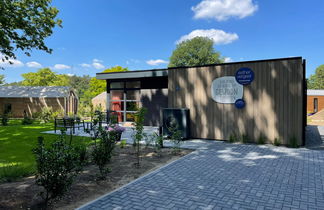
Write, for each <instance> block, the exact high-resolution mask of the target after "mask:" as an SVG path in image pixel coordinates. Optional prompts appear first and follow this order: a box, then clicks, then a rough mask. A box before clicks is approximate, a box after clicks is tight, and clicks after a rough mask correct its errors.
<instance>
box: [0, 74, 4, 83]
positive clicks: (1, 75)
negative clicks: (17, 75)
mask: <svg viewBox="0 0 324 210" xmlns="http://www.w3.org/2000/svg"><path fill="white" fill-rule="evenodd" d="M3 84H5V76H4V75H3V74H0V85H3Z"/></svg>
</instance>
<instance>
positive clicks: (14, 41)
mask: <svg viewBox="0 0 324 210" xmlns="http://www.w3.org/2000/svg"><path fill="white" fill-rule="evenodd" d="M51 2H52V0H0V54H2V55H4V56H3V57H2V58H1V59H2V60H3V61H4V60H9V58H16V56H15V53H14V51H15V50H17V49H19V50H22V51H23V52H24V53H25V54H26V55H30V52H31V50H32V49H37V50H43V51H45V52H47V53H51V52H52V49H50V48H48V47H47V46H46V45H45V42H44V39H45V38H46V37H48V36H50V35H52V33H53V28H54V27H55V26H61V23H62V21H61V20H60V19H56V16H57V14H58V12H59V11H58V10H57V9H56V8H55V7H53V6H51Z"/></svg>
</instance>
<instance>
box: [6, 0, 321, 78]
mask: <svg viewBox="0 0 324 210" xmlns="http://www.w3.org/2000/svg"><path fill="white" fill-rule="evenodd" d="M53 5H54V6H56V7H57V8H58V9H59V10H60V13H59V18H60V19H62V20H63V28H55V30H54V33H53V35H52V36H51V37H49V38H47V39H46V43H47V45H48V46H49V47H50V48H52V49H53V50H54V52H53V53H52V54H47V53H44V52H40V51H36V50H34V51H33V52H32V56H31V57H27V56H25V55H24V54H22V53H21V52H19V51H17V56H18V58H17V60H16V61H15V62H14V63H15V65H13V66H10V67H6V66H7V65H6V64H3V63H2V64H1V65H2V66H5V67H6V69H5V70H4V71H3V72H0V73H1V74H5V76H6V81H7V82H13V81H19V80H21V76H20V75H21V74H22V73H26V72H34V71H37V69H38V68H39V67H40V65H41V66H42V67H50V68H51V69H52V70H54V71H56V72H58V73H67V74H77V75H91V76H94V75H95V73H96V72H100V71H102V70H104V69H105V68H109V67H112V66H115V65H121V66H123V67H128V68H129V69H130V70H142V69H154V68H164V67H167V61H168V59H169V57H170V55H171V53H172V51H173V50H174V49H175V47H176V42H177V41H179V40H185V39H190V38H192V37H194V36H197V35H204V36H208V37H211V38H213V40H214V42H215V48H216V50H217V51H219V52H220V53H221V55H222V56H224V57H227V60H228V61H245V60H257V59H270V58H280V57H290V56H303V57H304V58H305V59H306V60H307V77H308V76H309V75H310V74H312V73H314V70H315V69H316V67H317V66H319V65H321V64H324V56H323V55H324V54H323V49H324V29H323V23H324V1H323V0H311V1H305V0H284V1H283V0H271V1H269V0H267V1H265V0H259V1H255V0H222V1H221V0H163V1H161V0H154V1H152V0H137V1H135V0H109V1H108V0H93V1H80V0H69V1H60V0H54V1H53Z"/></svg>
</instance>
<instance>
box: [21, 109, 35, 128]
mask: <svg viewBox="0 0 324 210" xmlns="http://www.w3.org/2000/svg"><path fill="white" fill-rule="evenodd" d="M33 122H34V120H33V119H32V118H30V117H28V115H27V113H26V112H24V118H23V119H22V120H21V124H22V125H31V124H33Z"/></svg>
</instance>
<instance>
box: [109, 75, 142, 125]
mask: <svg viewBox="0 0 324 210" xmlns="http://www.w3.org/2000/svg"><path fill="white" fill-rule="evenodd" d="M125 83H126V84H125ZM140 85H141V84H140V82H139V81H131V82H113V83H111V84H110V89H111V90H110V110H112V111H115V112H116V113H117V116H118V121H119V122H126V121H127V122H133V121H134V114H135V113H136V110H137V108H138V107H140V89H139V88H140ZM124 87H126V88H124Z"/></svg>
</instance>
